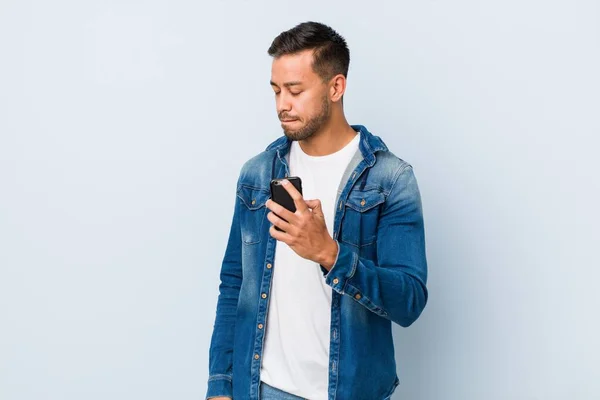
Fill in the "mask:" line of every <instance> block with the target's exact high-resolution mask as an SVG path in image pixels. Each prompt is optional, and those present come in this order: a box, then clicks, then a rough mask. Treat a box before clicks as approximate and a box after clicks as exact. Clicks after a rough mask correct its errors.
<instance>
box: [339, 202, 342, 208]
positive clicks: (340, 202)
mask: <svg viewBox="0 0 600 400" xmlns="http://www.w3.org/2000/svg"><path fill="white" fill-rule="evenodd" d="M339 208H340V210H341V209H342V202H341V201H340V207H339Z"/></svg>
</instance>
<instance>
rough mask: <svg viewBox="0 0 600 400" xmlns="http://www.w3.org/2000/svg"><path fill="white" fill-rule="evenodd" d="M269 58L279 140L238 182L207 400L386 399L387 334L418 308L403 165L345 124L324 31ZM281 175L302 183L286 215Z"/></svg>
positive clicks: (412, 190)
mask: <svg viewBox="0 0 600 400" xmlns="http://www.w3.org/2000/svg"><path fill="white" fill-rule="evenodd" d="M268 52H269V55H271V56H272V57H273V64H272V70H271V87H272V88H273V91H274V93H275V101H276V105H277V115H278V117H279V119H280V120H281V125H282V128H283V132H284V133H285V135H284V136H282V137H280V138H279V139H278V140H276V141H275V142H273V143H271V144H270V145H269V146H268V147H267V148H266V150H265V151H263V152H262V153H260V154H259V155H257V156H255V157H254V158H252V159H250V160H249V161H247V162H246V163H245V164H244V166H243V167H242V169H241V172H240V176H239V179H238V182H237V198H236V203H235V209H234V213H233V222H232V224H231V231H230V235H229V241H228V244H227V249H226V252H225V257H224V259H223V264H222V267H221V284H220V286H219V290H220V294H219V298H218V302H217V313H216V320H215V324H214V331H213V335H212V341H211V346H210V362H209V374H210V376H209V378H208V392H207V398H213V399H215V398H216V399H227V398H233V399H235V400H243V399H260V400H269V399H310V400H325V399H337V400H347V399H348V400H360V399H367V400H371V399H373V400H383V399H388V398H389V397H390V396H391V394H392V392H393V391H394V389H395V388H396V386H397V385H398V382H399V381H398V378H397V376H396V364H395V360H394V347H393V341H392V329H391V322H395V323H397V324H399V325H401V326H404V327H407V326H409V325H410V324H412V323H413V322H414V321H415V320H416V319H417V318H418V317H419V315H420V314H421V311H423V308H424V307H425V304H426V302H427V289H426V280H427V262H426V258H425V238H424V231H423V216H422V211H421V200H420V195H419V189H418V187H417V182H416V180H415V176H414V174H413V170H412V167H411V166H410V164H408V163H406V162H405V161H403V160H401V159H399V158H398V157H396V156H395V155H394V154H392V153H391V152H390V151H389V150H388V148H387V147H386V145H385V144H384V143H383V141H382V140H381V139H380V138H379V137H377V136H374V135H372V134H371V133H369V131H368V130H367V129H366V128H365V127H364V126H361V125H352V126H351V125H349V124H348V122H347V121H346V117H345V116H344V109H343V105H342V97H343V95H344V92H345V90H346V78H347V74H348V65H349V62H350V55H349V51H348V47H347V45H346V42H345V40H344V39H343V38H342V37H341V36H340V35H338V34H337V33H336V32H335V31H334V30H333V29H331V28H330V27H328V26H326V25H323V24H320V23H314V22H307V23H303V24H300V25H298V26H296V27H294V28H293V29H290V30H289V31H286V32H283V33H281V34H280V35H279V36H278V37H277V38H275V40H274V41H273V43H272V45H271V47H270V48H269V51H268ZM289 176H299V177H300V178H301V179H302V189H303V194H302V195H301V194H300V193H299V192H298V191H297V190H296V189H295V188H294V187H293V185H291V184H289V183H288V184H286V185H284V187H285V189H286V190H287V191H288V192H289V193H290V195H291V196H292V198H293V199H294V202H295V205H296V208H297V210H296V212H295V213H292V212H290V211H287V210H286V209H284V208H283V207H282V206H280V205H279V204H276V203H275V202H273V201H272V200H271V199H270V191H269V187H270V186H269V184H270V181H271V179H273V178H283V177H289ZM286 221H287V222H286ZM274 226H277V227H279V228H281V229H282V231H278V230H276V229H275V228H274Z"/></svg>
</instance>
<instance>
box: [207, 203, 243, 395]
mask: <svg viewBox="0 0 600 400" xmlns="http://www.w3.org/2000/svg"><path fill="white" fill-rule="evenodd" d="M239 211H240V201H239V200H238V199H237V198H236V202H235V207H234V211H233V220H232V222H231V229H230V232H229V240H228V242H227V249H226V250H225V256H224V258H223V263H222V265H221V273H220V278H221V283H220V285H219V298H218V300H217V312H216V318H215V323H214V328H213V333H212V339H211V343H210V350H209V377H208V390H207V393H206V398H207V399H208V398H220V397H225V398H233V394H232V392H233V387H232V368H233V335H234V330H235V318H236V311H237V304H238V297H239V294H240V287H241V285H242V238H241V231H240V221H239V214H240V212H239Z"/></svg>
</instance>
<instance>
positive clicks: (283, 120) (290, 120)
mask: <svg viewBox="0 0 600 400" xmlns="http://www.w3.org/2000/svg"><path fill="white" fill-rule="evenodd" d="M294 121H298V120H297V119H282V120H281V122H294Z"/></svg>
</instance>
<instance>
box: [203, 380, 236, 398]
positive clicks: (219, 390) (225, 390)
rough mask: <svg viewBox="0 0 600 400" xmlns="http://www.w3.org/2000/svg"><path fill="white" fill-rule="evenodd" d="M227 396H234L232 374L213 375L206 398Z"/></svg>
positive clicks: (209, 381)
mask: <svg viewBox="0 0 600 400" xmlns="http://www.w3.org/2000/svg"><path fill="white" fill-rule="evenodd" d="M220 396H225V397H229V398H233V388H232V385H231V376H229V375H212V376H211V377H209V378H208V390H207V391H206V398H207V399H209V398H211V397H220Z"/></svg>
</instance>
